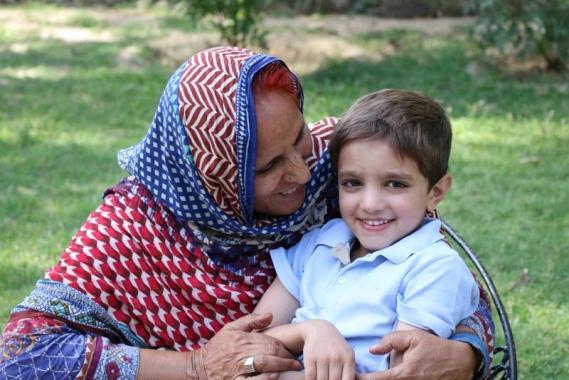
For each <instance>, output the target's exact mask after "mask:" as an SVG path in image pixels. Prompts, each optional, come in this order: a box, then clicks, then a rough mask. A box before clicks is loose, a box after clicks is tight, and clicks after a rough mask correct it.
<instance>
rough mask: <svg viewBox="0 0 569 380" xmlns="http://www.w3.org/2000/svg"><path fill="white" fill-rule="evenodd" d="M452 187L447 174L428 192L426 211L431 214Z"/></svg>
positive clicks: (450, 177) (449, 176) (450, 178)
mask: <svg viewBox="0 0 569 380" xmlns="http://www.w3.org/2000/svg"><path fill="white" fill-rule="evenodd" d="M451 185H452V176H451V175H450V174H449V173H447V174H445V175H444V177H443V178H441V179H440V180H439V182H437V183H436V184H435V186H433V188H432V189H431V191H429V195H428V199H427V211H429V212H433V211H434V210H435V208H436V207H437V205H438V204H439V202H440V201H442V200H443V198H444V197H445V195H447V193H448V191H449V190H450V187H451Z"/></svg>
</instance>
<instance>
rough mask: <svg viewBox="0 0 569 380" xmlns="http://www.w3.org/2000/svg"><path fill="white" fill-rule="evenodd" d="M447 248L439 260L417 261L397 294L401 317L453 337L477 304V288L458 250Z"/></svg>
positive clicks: (402, 319)
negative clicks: (460, 323) (462, 321)
mask: <svg viewBox="0 0 569 380" xmlns="http://www.w3.org/2000/svg"><path fill="white" fill-rule="evenodd" d="M437 246H440V247H442V248H443V249H444V248H445V246H444V245H442V244H437ZM447 251H448V252H445V254H444V255H443V256H442V257H441V256H439V257H438V259H436V260H427V261H424V260H421V261H420V262H418V263H417V265H415V266H414V268H413V270H411V271H410V272H409V273H408V275H407V276H406V279H405V285H404V289H403V291H402V292H400V293H399V294H398V297H397V314H398V318H399V320H401V321H402V322H405V323H407V324H410V325H413V326H416V327H418V328H422V329H426V330H432V331H433V332H434V333H435V334H437V335H438V336H440V337H443V338H448V337H450V336H451V335H452V334H453V333H454V330H455V326H456V325H457V324H458V323H459V322H460V321H461V320H462V319H464V318H466V317H468V316H470V315H471V314H472V313H473V312H474V311H475V310H476V307H477V305H478V287H477V285H476V282H475V281H474V278H473V277H472V274H471V272H470V271H469V270H468V268H467V267H466V265H465V264H464V262H463V261H462V259H461V258H460V257H459V256H458V254H456V252H454V251H452V250H450V249H447ZM429 255H430V252H427V253H425V254H424V255H423V256H429Z"/></svg>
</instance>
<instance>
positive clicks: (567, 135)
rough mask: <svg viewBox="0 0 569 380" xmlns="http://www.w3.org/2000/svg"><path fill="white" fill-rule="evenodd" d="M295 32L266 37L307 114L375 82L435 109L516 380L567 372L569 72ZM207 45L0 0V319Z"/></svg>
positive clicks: (453, 51)
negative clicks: (300, 89)
mask: <svg viewBox="0 0 569 380" xmlns="http://www.w3.org/2000/svg"><path fill="white" fill-rule="evenodd" d="M322 19H323V18H320V19H319V20H320V21H321V20H322ZM324 20H325V18H324ZM377 22H378V23H381V21H377ZM286 23H287V22H286V20H285V22H284V23H281V24H278V25H286ZM279 28H283V29H279ZM287 33H290V30H288V29H285V27H284V26H277V27H275V29H273V30H272V35H273V36H275V35H282V36H287V35H289V34H287ZM295 33H304V34H303V35H302V38H300V37H298V36H297V38H291V39H289V40H287V41H285V42H279V41H278V40H275V39H272V40H269V43H270V49H271V50H270V52H271V53H275V54H277V53H278V54H277V55H279V56H281V53H282V55H284V56H285V57H284V58H285V60H286V61H287V63H288V64H289V66H290V67H291V68H292V69H293V70H296V71H298V73H299V76H300V77H301V80H302V83H303V86H304V90H305V95H306V119H307V120H308V121H316V120H318V119H319V118H322V117H324V116H329V115H335V116H341V115H342V113H343V112H344V110H345V109H346V108H347V107H348V106H349V104H350V103H351V102H352V101H353V100H355V99H356V98H357V97H358V96H361V95H363V94H365V93H368V92H371V91H375V90H378V89H380V88H405V89H413V90H420V91H423V92H425V93H427V94H428V95H431V96H433V97H435V98H437V99H439V100H440V101H441V102H443V104H444V106H445V108H446V110H447V111H448V113H449V116H450V117H451V120H452V122H453V126H454V142H453V152H452V157H451V173H452V175H453V177H454V185H453V188H452V190H451V192H450V194H449V196H448V197H447V198H446V199H445V200H444V201H443V203H442V204H441V206H440V208H439V211H440V213H441V215H442V217H443V218H444V219H445V220H447V221H448V222H449V223H450V224H451V225H452V226H453V227H454V228H456V229H457V230H458V231H459V232H460V233H461V235H462V236H463V237H464V238H466V240H467V241H468V242H469V243H470V245H471V246H472V248H474V250H475V251H476V252H477V253H478V254H479V256H480V257H481V258H482V260H483V262H484V264H485V266H486V267H487V269H488V270H489V272H490V273H491V275H492V277H493V278H494V280H495V282H496V285H497V287H498V290H499V291H500V294H501V295H502V300H503V302H504V304H505V306H506V309H507V312H508V313H509V316H510V322H511V325H512V328H513V330H514V334H515V338H516V344H517V350H518V367H519V378H520V379H529V380H535V379H546V378H547V379H567V378H569V362H568V361H567V360H566V358H567V355H568V354H569V318H568V317H567V315H568V314H567V313H568V311H569V310H568V309H569V295H568V293H567V291H566V290H564V289H567V288H569V276H567V273H568V272H569V255H567V252H568V250H569V239H568V237H569V233H568V231H569V199H568V194H569V154H568V148H567V147H568V146H569V116H568V115H569V112H568V110H569V88H568V82H569V81H568V78H567V77H566V76H561V75H551V74H547V73H543V72H538V71H532V72H523V73H520V72H511V71H509V72H506V71H498V70H496V69H495V68H493V67H492V66H490V65H488V64H487V63H486V62H485V61H484V59H483V58H482V57H481V56H480V55H479V54H478V52H477V51H476V50H475V49H474V47H473V46H472V45H471V44H470V43H469V42H468V40H467V39H466V34H465V33H464V30H460V29H457V30H454V31H453V32H452V33H450V34H430V33H425V32H421V31H418V30H413V31H412V30H368V31H365V30H359V31H357V32H355V33H352V34H350V35H349V36H346V35H341V34H335V33H334V32H332V31H330V30H322V29H321V28H318V27H314V26H311V24H308V23H307V24H306V26H305V27H304V29H303V28H300V29H298V30H297V31H296V32H295ZM317 39H320V41H328V42H330V41H334V43H336V45H330V46H331V47H329V48H327V50H325V52H326V53H328V54H320V53H321V51H318V50H316V48H314V49H312V50H310V49H309V50H308V51H306V50H303V51H301V50H299V49H300V48H299V46H302V45H307V46H327V45H322V43H319V44H317V45H311V44H312V43H314V41H316V40H317ZM216 41H217V40H216V39H215V38H214V36H213V37H212V32H211V31H210V30H208V29H207V28H206V27H204V26H203V25H194V24H191V23H190V22H189V21H186V20H184V19H180V18H177V17H175V16H174V15H172V14H169V13H167V12H164V11H160V12H159V11H156V10H154V11H152V12H149V11H143V10H137V9H118V10H117V9H115V10H112V11H107V12H88V11H87V10H82V9H75V10H62V9H58V8H45V7H44V8H42V9H40V10H37V9H31V8H25V9H16V8H13V7H7V6H1V7H0V166H1V168H2V170H1V171H0V207H1V209H2V213H1V214H0V322H1V324H2V325H3V324H4V323H5V321H6V320H7V318H8V316H9V313H10V309H11V308H12V307H13V306H15V305H16V304H17V303H18V302H19V301H21V300H22V299H23V297H25V296H26V295H27V294H28V293H29V292H30V290H31V289H32V288H33V287H34V283H35V281H36V280H37V279H38V278H40V277H41V276H42V273H43V271H44V270H45V269H46V268H48V267H49V266H51V265H53V264H54V263H56V262H57V259H58V257H59V255H60V254H61V252H62V250H63V249H64V248H65V247H66V245H67V244H68V242H69V239H70V238H71V237H72V236H73V234H74V233H75V231H76V230H77V229H78V228H79V226H80V224H81V223H82V221H83V220H84V219H85V218H86V216H87V215H88V213H89V212H90V211H92V210H93V209H94V208H95V207H96V206H97V204H98V203H99V201H100V196H101V193H102V192H103V191H104V190H105V188H106V187H108V186H112V185H114V184H115V183H116V182H117V181H118V180H119V179H120V178H121V177H122V176H123V175H125V173H124V172H123V171H122V170H121V169H120V168H119V167H118V165H117V163H116V161H117V160H116V153H117V151H118V150H119V149H121V148H124V147H128V146H130V145H133V144H135V143H137V142H138V141H139V140H140V139H141V138H142V137H143V135H144V133H145V132H146V129H147V128H148V125H149V123H150V121H151V119H152V116H153V113H154V110H155V107H156V104H157V102H158V99H159V97H160V95H161V93H162V90H163V88H164V85H165V84H166V81H167V80H168V78H169V76H170V74H171V73H172V72H173V71H174V70H175V69H176V68H177V67H178V65H179V64H181V63H182V62H183V59H184V57H185V56H186V55H188V54H190V53H191V52H192V51H196V50H200V49H201V48H203V47H205V46H207V45H208V44H209V45H211V44H215V43H216ZM338 43H341V44H339V45H338ZM311 52H312V53H313V54H314V56H311V55H310V54H311ZM349 52H354V53H353V54H348V53H349ZM316 55H318V56H316Z"/></svg>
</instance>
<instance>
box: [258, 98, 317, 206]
mask: <svg viewBox="0 0 569 380" xmlns="http://www.w3.org/2000/svg"><path fill="white" fill-rule="evenodd" d="M255 111H256V113H257V165H256V168H255V211H256V212H257V213H260V214H265V215H271V216H281V215H289V214H292V213H293V212H295V211H296V210H298V209H299V208H300V206H301V205H302V203H303V202H304V196H305V193H306V189H305V186H304V184H305V183H306V182H308V180H309V179H310V171H309V170H308V166H307V165H306V163H305V162H304V160H305V159H306V158H308V157H309V156H310V154H311V153H312V140H311V138H310V130H309V129H308V126H307V125H306V123H305V122H304V117H303V116H302V113H301V112H300V111H299V109H298V106H297V105H296V103H295V101H294V99H293V98H292V95H291V94H289V93H287V92H284V91H278V90H277V91H271V92H269V93H267V94H263V95H262V96H260V97H259V99H255Z"/></svg>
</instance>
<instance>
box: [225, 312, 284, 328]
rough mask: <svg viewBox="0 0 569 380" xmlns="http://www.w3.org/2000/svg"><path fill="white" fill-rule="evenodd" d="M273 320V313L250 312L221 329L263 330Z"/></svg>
mask: <svg viewBox="0 0 569 380" xmlns="http://www.w3.org/2000/svg"><path fill="white" fill-rule="evenodd" d="M272 320H273V315H272V314H271V313H265V314H254V313H253V314H248V315H246V316H244V317H241V318H239V319H237V320H235V321H233V322H229V323H228V324H227V325H225V326H223V328H222V329H221V331H244V332H251V331H255V330H262V329H264V328H267V327H268V326H269V325H270V324H271V321H272Z"/></svg>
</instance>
